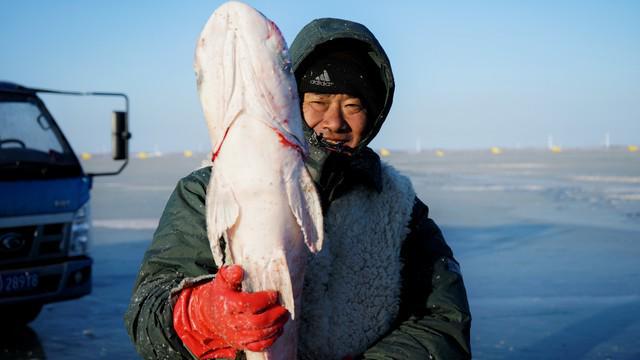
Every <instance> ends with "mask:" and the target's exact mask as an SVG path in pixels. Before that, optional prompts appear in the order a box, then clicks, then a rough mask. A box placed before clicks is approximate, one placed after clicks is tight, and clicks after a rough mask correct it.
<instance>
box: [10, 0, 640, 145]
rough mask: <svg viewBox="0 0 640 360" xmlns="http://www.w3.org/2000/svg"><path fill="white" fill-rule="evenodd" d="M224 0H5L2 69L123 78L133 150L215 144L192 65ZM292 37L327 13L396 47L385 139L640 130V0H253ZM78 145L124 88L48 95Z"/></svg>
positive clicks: (577, 136) (623, 134)
mask: <svg viewBox="0 0 640 360" xmlns="http://www.w3.org/2000/svg"><path fill="white" fill-rule="evenodd" d="M221 3H222V2H221V1H211V0H209V1H150V0H148V1H100V2H98V1H70V0H69V1H62V0H60V1H31V0H26V1H3V2H1V3H0V49H1V54H2V55H1V56H0V79H1V80H8V81H13V82H17V83H20V84H24V85H27V86H34V87H46V88H56V89H69V90H89V91H92V90H100V91H122V92H125V93H127V94H129V96H130V98H131V130H132V132H133V133H134V138H133V143H132V149H133V150H134V151H138V150H154V148H158V149H159V150H161V151H165V152H167V151H176V150H183V149H193V150H205V149H207V148H208V147H209V144H208V137H207V136H206V128H205V125H204V120H203V118H202V114H201V111H200V105H199V103H198V100H197V94H196V90H195V80H194V76H193V71H192V67H191V64H192V59H193V49H194V44H195V41H196V38H197V36H198V35H199V32H200V30H201V28H202V26H203V25H204V23H205V22H206V20H207V18H208V17H209V15H210V14H211V12H212V11H213V10H214V9H215V8H216V7H217V6H218V5H219V4H221ZM248 3H249V4H251V5H253V6H254V7H256V8H257V9H258V10H260V11H262V12H263V13H264V14H265V15H267V16H268V17H270V18H271V19H272V20H274V21H275V22H276V23H277V24H278V25H279V26H280V28H281V30H282V32H283V34H284V36H285V38H286V40H287V41H288V42H291V41H292V40H293V38H294V36H295V34H296V33H297V31H298V30H299V29H300V28H301V27H302V26H303V25H304V24H306V23H307V22H309V21H311V20H312V19H314V18H318V17H327V16H328V17H342V18H347V19H351V20H355V21H358V22H362V23H364V24H365V25H367V26H368V27H369V28H370V29H371V30H372V31H373V32H374V33H375V34H376V36H377V37H378V38H379V40H380V42H381V43H382V45H383V46H384V47H385V48H386V50H387V53H388V55H389V57H390V59H391V61H392V64H393V68H394V73H395V75H396V81H397V91H396V98H395V103H394V107H393V109H392V111H391V114H390V116H389V119H388V121H387V123H386V124H385V126H384V127H383V128H382V131H381V132H380V134H379V135H378V138H377V139H376V140H375V141H374V143H373V146H374V147H383V146H384V147H389V148H392V149H396V148H398V149H399V148H405V149H413V148H414V147H415V143H416V140H417V139H418V138H419V139H420V142H421V144H422V147H423V148H483V147H489V146H494V145H497V146H504V147H516V146H537V147H543V146H545V145H546V140H547V135H548V134H552V135H553V137H554V139H555V141H556V142H557V143H558V144H560V145H562V146H565V147H571V146H599V145H601V144H602V143H603V141H604V134H605V133H606V132H609V133H610V136H611V141H612V142H613V143H614V144H632V143H634V144H638V143H640V1H446V2H444V1H442V2H441V1H438V2H436V1H414V2H399V1H349V2H348V1H333V0H331V1H315V2H311V3H306V2H300V1H250V2H248ZM51 101H52V103H51V106H52V108H53V111H54V115H56V116H57V119H58V122H59V124H60V125H61V126H62V127H63V129H64V130H65V132H66V133H67V135H68V137H69V139H70V140H71V142H72V145H73V146H74V148H75V149H76V151H96V150H97V151H101V150H102V151H104V150H108V149H109V147H110V142H109V116H110V115H109V111H110V109H111V107H113V106H114V105H117V102H110V101H105V100H83V99H73V100H70V99H62V100H60V99H58V100H51Z"/></svg>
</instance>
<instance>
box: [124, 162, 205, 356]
mask: <svg viewBox="0 0 640 360" xmlns="http://www.w3.org/2000/svg"><path fill="white" fill-rule="evenodd" d="M210 173H211V169H210V168H203V169H200V170H197V171H195V172H193V173H191V174H190V175H189V176H187V177H185V178H183V179H182V180H180V181H179V182H178V184H177V186H176V188H175V190H174V191H173V193H172V194H171V197H170V198H169V200H168V202H167V205H166V207H165V210H164V212H163V214H162V217H161V218H160V223H159V225H158V228H157V230H156V232H155V234H154V236H153V242H152V243H151V245H150V246H149V248H148V249H147V252H146V253H145V255H144V259H143V262H142V265H141V268H140V272H139V273H138V278H137V280H136V283H135V286H134V289H133V294H132V296H131V301H130V303H129V308H128V310H127V312H126V314H125V319H124V320H125V325H126V328H127V331H128V333H129V337H130V338H131V340H132V341H133V343H134V344H135V346H136V350H137V351H138V353H139V354H140V355H141V356H142V357H143V358H145V359H179V358H192V356H191V355H190V353H189V352H188V350H187V349H186V348H185V347H184V346H183V345H182V342H181V340H180V338H178V336H177V334H176V333H175V331H174V329H173V303H172V302H173V300H174V299H172V295H173V294H174V293H175V292H177V290H179V289H181V288H182V287H184V286H186V284H189V283H190V282H197V281H198V280H199V279H208V278H210V277H212V276H213V275H212V274H214V273H215V272H216V271H217V267H216V265H215V264H214V263H213V258H212V256H211V250H210V249H209V242H208V239H207V233H206V220H205V206H204V204H205V191H206V187H207V183H208V179H209V176H210Z"/></svg>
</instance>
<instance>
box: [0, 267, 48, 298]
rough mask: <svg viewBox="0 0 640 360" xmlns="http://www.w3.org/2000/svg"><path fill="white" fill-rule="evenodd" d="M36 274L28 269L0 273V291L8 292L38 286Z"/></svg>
mask: <svg viewBox="0 0 640 360" xmlns="http://www.w3.org/2000/svg"><path fill="white" fill-rule="evenodd" d="M38 282H39V277H38V274H35V273H31V272H28V271H23V272H18V273H8V274H0V293H3V294H10V293H14V292H19V291H25V290H31V289H35V288H37V287H38Z"/></svg>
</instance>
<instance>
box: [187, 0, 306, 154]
mask: <svg viewBox="0 0 640 360" xmlns="http://www.w3.org/2000/svg"><path fill="white" fill-rule="evenodd" d="M194 70H195V73H196V83H197V87H198V93H199V96H200V103H201V106H202V109H203V112H204V116H205V119H206V121H207V126H208V128H209V133H210V137H211V142H212V145H213V149H214V151H215V150H216V149H219V148H220V146H221V144H222V141H223V139H224V134H225V133H226V132H227V131H228V129H229V127H230V126H231V125H232V124H233V123H234V121H235V120H236V119H238V117H239V115H240V114H245V115H249V116H244V117H243V118H249V119H255V120H258V121H262V122H264V123H266V124H267V125H268V126H269V127H271V128H273V129H274V130H275V131H276V132H277V133H278V134H279V135H281V136H283V137H285V139H286V140H287V141H288V142H289V143H292V144H295V145H297V146H298V147H299V148H300V149H301V150H302V151H303V152H304V153H306V151H307V145H306V142H305V141H304V135H303V131H302V116H301V114H300V106H299V103H300V102H299V97H298V92H297V86H296V83H295V78H294V75H293V70H292V65H291V59H290V57H289V52H288V49H287V45H286V42H285V40H284V38H283V36H282V34H281V32H280V30H279V29H278V27H277V26H276V24H274V23H273V21H271V20H269V19H268V18H266V17H265V16H264V15H263V14H262V13H260V12H259V11H257V10H255V9H254V8H252V7H251V6H249V5H246V4H244V3H241V2H236V1H231V2H227V3H225V4H223V5H221V6H220V7H219V8H218V9H216V10H215V11H214V13H213V14H212V15H211V17H210V18H209V20H208V21H207V23H206V25H205V27H204V29H203V30H202V33H201V34H200V38H199V39H198V42H197V46H196V51H195V59H194Z"/></svg>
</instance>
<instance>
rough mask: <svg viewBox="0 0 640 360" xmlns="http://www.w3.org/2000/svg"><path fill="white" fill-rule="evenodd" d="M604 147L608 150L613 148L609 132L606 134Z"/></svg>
mask: <svg viewBox="0 0 640 360" xmlns="http://www.w3.org/2000/svg"><path fill="white" fill-rule="evenodd" d="M604 147H605V149H607V150H608V149H609V148H610V147H611V136H609V132H606V133H604Z"/></svg>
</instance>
